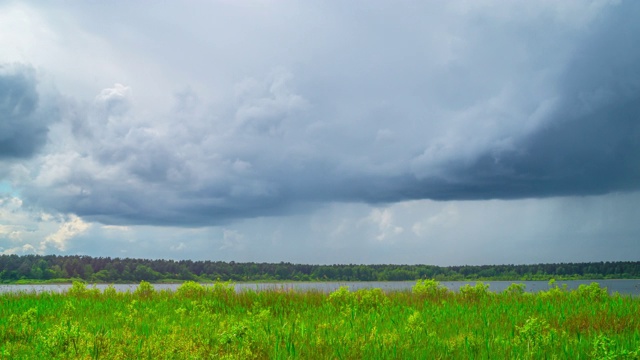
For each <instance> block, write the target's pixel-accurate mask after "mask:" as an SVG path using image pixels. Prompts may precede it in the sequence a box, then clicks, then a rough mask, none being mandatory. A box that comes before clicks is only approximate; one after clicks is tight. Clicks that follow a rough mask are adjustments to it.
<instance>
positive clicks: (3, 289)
mask: <svg viewBox="0 0 640 360" xmlns="http://www.w3.org/2000/svg"><path fill="white" fill-rule="evenodd" d="M592 282H597V283H598V284H600V286H602V287H606V288H607V289H608V290H609V293H614V292H618V293H620V294H622V295H640V279H633V280H568V281H557V282H556V284H557V285H558V286H560V287H562V286H563V285H564V284H566V285H567V288H568V289H571V290H573V289H577V288H578V286H580V285H582V284H585V285H588V284H591V283H592ZM415 283H416V282H415V281H382V282H378V281H346V282H285V283H236V284H234V286H235V289H236V291H243V290H247V289H249V290H257V291H260V290H267V289H280V290H290V289H292V290H299V291H306V290H318V291H323V292H332V291H335V290H337V289H339V288H340V287H341V286H348V287H349V289H350V290H352V291H353V290H359V289H371V288H379V289H382V290H384V291H394V290H411V287H412V286H413V285H415ZM475 283H476V282H475V281H443V282H441V284H442V286H444V287H446V288H447V289H449V290H452V291H458V290H459V289H460V288H461V287H462V286H464V285H466V284H470V285H471V286H473V285H475ZM484 283H485V284H488V285H489V290H491V291H494V292H501V291H503V290H504V289H506V288H507V287H508V286H509V285H511V284H513V283H522V284H525V286H526V291H528V292H537V291H541V290H547V289H549V283H548V281H484ZM93 286H94V285H88V287H89V288H91V287H93ZM107 286H108V284H97V285H95V287H96V288H98V289H100V290H104V289H105V288H106V287H107ZM153 286H154V288H155V289H156V290H176V289H177V288H178V287H179V286H180V284H153ZM70 287H71V284H39V285H0V293H7V292H36V293H39V292H58V293H60V292H64V291H67V290H68V289H69V288H70ZM114 287H115V288H116V290H118V291H122V292H127V291H135V289H136V288H137V287H138V285H137V284H114Z"/></svg>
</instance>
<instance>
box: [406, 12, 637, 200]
mask: <svg viewBox="0 0 640 360" xmlns="http://www.w3.org/2000/svg"><path fill="white" fill-rule="evenodd" d="M610 11H611V13H610V14H608V16H607V17H606V18H605V19H603V21H601V22H599V23H597V24H596V25H595V27H594V28H593V29H591V30H590V32H591V33H592V34H591V36H589V37H588V39H587V41H586V42H585V43H584V44H583V45H582V46H580V47H578V49H577V50H576V51H575V53H574V56H573V58H572V60H571V61H569V63H568V64H567V66H566V71H565V72H564V74H563V75H562V76H561V77H560V78H559V81H560V82H561V85H560V89H561V92H560V100H559V104H558V105H557V107H556V110H555V111H554V112H553V113H552V114H550V115H549V118H550V119H549V120H548V121H547V124H546V125H545V126H543V127H541V128H540V129H539V130H538V131H535V132H533V133H531V134H528V135H526V136H524V137H522V138H521V139H518V140H517V142H516V143H515V146H514V147H513V148H511V149H509V150H502V149H500V148H495V149H489V151H487V152H486V153H484V154H480V155H479V156H477V158H476V159H475V160H473V161H469V162H466V163H455V162H453V163H451V164H450V167H449V169H448V170H447V171H446V172H447V174H448V177H449V179H450V181H447V182H444V183H443V184H440V185H438V184H433V183H431V184H430V182H433V180H431V179H430V180H428V181H426V185H425V187H424V188H422V190H423V191H424V193H422V195H418V196H423V197H427V198H432V199H442V200H446V199H491V198H504V199H509V198H526V197H545V196H567V195H593V194H605V193H609V192H614V191H630V190H638V189H640V36H639V35H640V23H639V22H638V21H637V16H638V15H639V14H640V5H639V4H638V3H637V2H626V3H625V6H621V7H617V8H613V9H611V10H610ZM435 182H436V183H437V181H435ZM416 194H420V190H418V191H417V192H416Z"/></svg>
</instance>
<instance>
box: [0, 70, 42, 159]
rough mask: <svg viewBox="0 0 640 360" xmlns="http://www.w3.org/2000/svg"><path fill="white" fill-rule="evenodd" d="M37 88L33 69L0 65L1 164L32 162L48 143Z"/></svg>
mask: <svg viewBox="0 0 640 360" xmlns="http://www.w3.org/2000/svg"><path fill="white" fill-rule="evenodd" d="M36 85H37V82H36V77H35V71H34V70H33V69H32V68H29V67H26V66H20V65H2V64H0V160H1V159H16V158H29V157H31V156H33V154H34V153H35V152H36V151H37V150H38V149H40V148H41V147H42V146H43V145H44V144H45V143H46V141H47V133H48V131H49V129H48V125H49V122H50V121H49V120H48V119H46V118H45V117H44V116H43V115H42V114H41V113H40V112H39V111H38V105H39V101H38V100H39V97H38V91H37V89H36Z"/></svg>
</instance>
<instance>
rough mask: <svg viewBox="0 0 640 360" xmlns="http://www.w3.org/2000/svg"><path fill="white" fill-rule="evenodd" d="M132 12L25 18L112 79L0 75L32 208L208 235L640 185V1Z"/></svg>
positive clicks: (39, 59) (14, 154) (38, 62)
mask: <svg viewBox="0 0 640 360" xmlns="http://www.w3.org/2000/svg"><path fill="white" fill-rule="evenodd" d="M488 3H491V2H488ZM440 5H441V4H440ZM485 5H487V4H485ZM126 6H127V7H129V8H128V9H127V10H128V11H126V12H123V13H126V14H128V15H124V16H122V18H118V17H116V16H115V13H113V12H112V11H111V10H109V9H100V8H99V7H100V6H99V5H96V7H90V6H86V7H78V8H76V9H74V10H73V11H71V12H70V13H69V15H68V16H69V17H70V19H69V21H67V22H65V23H61V22H60V21H59V20H57V21H56V20H51V19H54V18H55V17H53V16H51V17H49V16H47V15H50V14H58V15H59V13H58V12H59V9H56V8H45V9H40V10H34V9H33V8H31V7H24V8H22V7H20V6H18V5H14V6H13V8H11V11H13V12H12V14H19V13H21V12H22V13H28V14H31V13H35V14H38V15H40V16H33V17H32V18H34V19H39V21H41V22H42V24H41V25H42V26H41V28H45V29H49V31H50V32H51V33H52V34H53V35H51V36H53V38H56V37H59V38H65V39H66V41H68V42H69V43H73V44H86V45H87V46H88V48H89V49H91V52H89V51H87V52H86V53H85V52H82V50H79V51H80V54H79V55H77V56H80V57H81V58H83V59H85V61H88V62H93V63H94V64H95V65H96V66H97V67H98V69H103V70H104V72H103V73H104V74H108V76H107V75H103V73H101V74H93V73H92V71H93V70H92V69H85V68H84V67H80V68H79V69H78V70H77V71H79V72H81V73H83V74H84V75H85V76H87V78H91V79H100V81H109V82H108V83H105V82H102V83H101V84H100V85H99V87H96V86H97V85H96V84H95V82H89V81H86V82H84V83H83V82H82V81H81V79H80V78H81V77H80V76H79V75H78V74H74V75H73V76H68V77H65V78H66V79H75V80H67V81H66V82H63V83H62V84H63V85H64V88H59V89H58V90H57V93H55V94H54V95H52V93H51V92H47V93H45V92H43V91H41V90H39V88H38V81H39V79H42V80H41V81H46V82H49V81H51V82H55V78H56V77H62V76H61V75H64V74H68V73H67V72H68V70H67V69H66V68H65V67H64V66H63V65H61V64H64V63H65V57H64V56H65V55H64V54H66V52H65V51H64V50H60V49H59V48H58V51H56V48H55V46H54V45H51V46H54V49H53V50H52V51H51V52H50V53H51V54H53V55H46V56H50V57H46V56H45V55H43V54H42V53H39V52H38V51H37V50H34V49H35V47H28V46H27V45H28V41H27V40H28V39H26V40H25V39H17V40H14V42H15V44H27V45H24V46H25V50H24V51H23V52H26V53H28V54H29V56H26V57H24V58H20V57H18V56H17V55H16V57H15V58H13V59H3V60H5V61H16V59H18V60H23V65H11V66H9V65H3V68H2V72H0V108H1V110H2V112H1V114H0V130H1V131H0V176H3V177H4V178H5V179H6V180H8V181H11V182H12V184H13V187H14V188H15V189H16V191H19V192H20V194H21V196H22V198H23V201H25V203H26V204H29V206H34V207H41V208H44V209H49V210H51V211H58V212H61V213H72V214H77V215H78V216H80V217H82V218H84V219H87V220H91V221H99V222H102V223H104V224H111V225H131V224H147V225H176V226H204V225H219V224H227V223H229V222H231V221H235V220H239V219H244V218H253V217H260V216H274V215H283V214H292V213H298V212H303V213H304V212H306V211H310V210H313V209H316V208H317V207H318V206H320V205H322V204H328V203H333V202H361V203H369V204H379V203H395V202H401V201H406V200H418V199H435V200H486V199H524V198H538V197H554V196H571V195H596V194H607V193H612V192H621V191H622V192H625V191H635V190H638V188H639V187H640V166H639V165H638V164H640V46H638V45H640V44H638V39H640V37H639V36H638V35H639V34H640V26H639V25H638V22H637V21H636V19H637V18H638V16H639V15H640V5H638V4H637V3H636V2H632V1H627V2H621V3H615V2H612V3H608V2H595V1H594V2H584V3H572V4H557V3H556V2H538V3H536V4H527V5H523V6H524V7H525V8H526V9H524V10H526V11H521V10H522V9H519V8H518V7H517V6H515V5H510V4H500V6H497V7H490V6H488V5H487V6H479V5H475V4H473V3H471V4H469V3H465V2H455V3H452V4H449V5H448V6H444V7H442V6H436V5H434V3H430V2H426V3H417V4H411V6H408V7H399V6H395V5H393V6H392V5H386V4H383V3H373V4H368V6H365V7H364V8H365V9H366V11H363V10H364V9H362V8H360V7H358V6H356V5H355V4H350V5H347V4H330V5H329V4H326V5H324V6H321V5H316V6H312V5H306V6H302V5H300V4H259V3H250V5H248V4H247V5H246V6H243V5H230V4H223V3H216V4H215V5H209V6H211V8H208V9H207V10H208V11H203V14H195V13H190V12H189V11H176V9H172V6H171V5H167V6H165V7H162V6H160V7H158V8H156V9H154V10H153V11H152V12H153V13H154V14H155V16H156V17H151V20H141V19H142V18H140V17H138V16H140V15H141V14H142V13H143V12H145V13H146V12H147V11H148V9H147V8H146V7H144V9H142V8H140V7H139V6H137V5H126ZM518 6H521V5H518ZM174 11H176V15H175V17H167V15H168V14H172V13H173V12H174ZM204 14H209V15H211V14H213V15H211V16H213V17H214V19H213V20H212V19H208V18H207V17H206V16H205V15H204ZM312 15H313V16H312ZM218 17H220V18H219V19H218ZM116 19H119V20H118V21H119V23H118V24H119V25H118V26H117V27H113V26H110V25H112V24H113V23H115V22H116ZM158 19H165V20H163V21H160V20H158ZM169 19H171V20H169ZM186 19H190V21H189V24H190V25H189V26H185V25H181V24H184V23H185V21H186ZM274 19H277V21H276V20H274ZM313 19H315V20H313ZM216 20H219V22H216ZM143 21H146V23H143ZM234 21H235V22H234ZM160 39H162V40H160ZM19 40H20V41H19ZM6 41H7V42H11V41H12V40H11V39H9V40H6ZM54 43H55V42H54ZM63 43H64V42H62V41H60V43H59V45H57V46H59V47H62V46H63V45H62V44H63ZM267 44H268V45H267ZM15 46H18V45H15ZM20 46H22V45H20ZM56 54H58V55H56ZM60 54H62V55H60ZM95 54H98V55H95ZM122 55H127V56H126V59H127V60H126V61H125V60H122V59H123V56H122ZM56 56H57V57H56ZM92 56H93V57H92ZM110 62H112V65H109V66H107V65H105V64H107V63H110ZM47 66H50V67H51V68H47ZM34 69H37V70H34ZM98 72H100V71H98ZM114 74H115V76H114ZM39 77H40V78H39ZM103 77H104V79H103ZM90 88H93V89H94V92H93V93H91V95H90V96H87V95H86V90H87V89H90ZM78 94H84V95H78ZM43 101H44V102H46V103H47V104H55V106H54V107H53V108H51V109H49V110H47V111H42V105H41V104H42V103H43ZM47 106H49V105H47ZM16 159H19V160H20V161H17V160H16ZM389 216H390V215H389V214H388V213H385V212H384V211H380V212H378V213H372V214H371V219H372V220H376V221H378V223H379V227H380V231H381V232H380V234H378V235H376V236H377V237H378V238H380V239H385V238H388V237H390V236H391V235H393V234H395V233H398V232H401V231H409V229H400V228H399V227H396V226H394V225H393V224H391V222H390V221H391V218H390V217H389ZM73 229H80V228H78V227H73V226H71V225H70V227H69V228H68V229H67V230H70V231H71V230H73ZM417 231H420V230H419V229H418V230H417ZM52 239H53V238H52ZM225 241H226V244H227V245H226V246H228V247H229V248H234V247H239V246H244V245H243V244H244V243H243V241H244V240H243V238H242V237H241V236H239V235H238V234H236V233H233V232H227V233H225Z"/></svg>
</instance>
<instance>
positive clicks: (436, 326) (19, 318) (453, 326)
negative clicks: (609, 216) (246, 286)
mask: <svg viewBox="0 0 640 360" xmlns="http://www.w3.org/2000/svg"><path fill="white" fill-rule="evenodd" d="M523 290H524V289H523V286H521V285H517V284H516V285H513V286H511V287H510V288H509V289H508V290H506V291H505V292H503V293H499V294H496V293H492V292H490V291H489V290H488V288H487V286H486V285H483V284H482V283H479V284H477V285H476V286H473V287H471V286H466V287H463V288H462V289H461V290H460V292H457V293H454V292H451V291H448V290H446V289H444V288H442V287H441V286H440V285H439V284H438V283H437V282H435V281H431V280H425V281H419V282H418V283H417V284H416V285H415V286H414V288H413V291H397V292H383V291H382V290H380V289H371V290H359V291H354V292H351V291H349V290H348V289H347V288H341V289H340V290H337V291H335V292H333V293H330V294H326V293H322V292H319V291H307V292H300V291H293V290H291V291H284V290H267V291H251V290H249V291H243V292H241V293H236V292H235V291H234V290H233V286H232V285H231V284H228V283H216V284H214V285H212V286H203V285H200V284H197V283H194V282H186V283H184V284H183V285H181V286H180V287H179V288H178V290H177V291H175V292H170V291H156V290H154V288H153V286H152V285H150V284H149V283H146V282H142V283H141V286H140V287H139V288H138V289H137V290H136V291H135V292H133V293H118V292H116V291H115V289H114V288H108V289H106V290H104V291H103V292H100V291H99V290H97V289H91V288H87V287H85V285H84V284H82V283H78V282H76V283H74V285H73V287H72V288H71V289H70V290H69V291H68V293H66V294H56V293H40V294H36V293H20V294H3V295H0V358H1V359H41V358H51V359H128V358H133V359H554V358H557V359H638V358H640V316H639V314H640V299H639V298H637V297H631V296H625V297H623V296H619V295H614V296H610V295H608V294H607V292H606V290H605V289H601V288H600V287H599V286H598V285H597V284H592V285H590V286H582V287H581V288H580V289H578V290H576V291H567V290H566V289H561V288H557V287H552V288H551V289H550V290H549V291H545V292H540V293H536V294H530V293H525V292H524V291H523Z"/></svg>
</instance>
